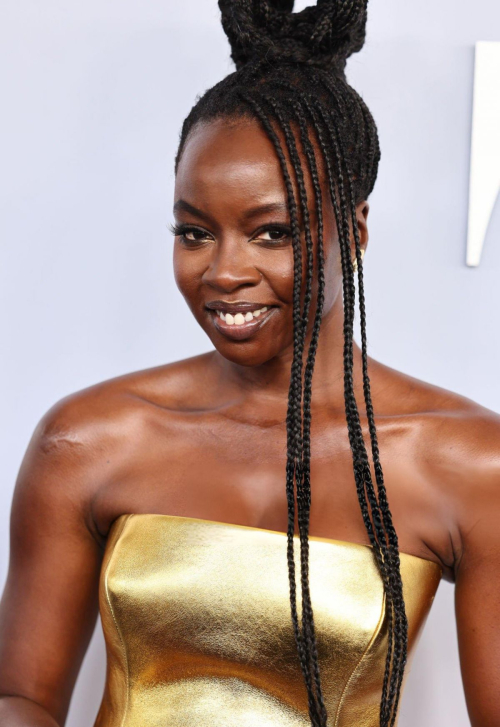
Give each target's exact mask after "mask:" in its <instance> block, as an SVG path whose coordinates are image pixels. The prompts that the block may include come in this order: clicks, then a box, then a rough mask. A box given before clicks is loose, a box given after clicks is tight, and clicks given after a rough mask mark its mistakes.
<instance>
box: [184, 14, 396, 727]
mask: <svg viewBox="0 0 500 727" xmlns="http://www.w3.org/2000/svg"><path fill="white" fill-rule="evenodd" d="M367 2H368V0H317V4H316V5H313V6H309V7H306V8H305V9H303V10H302V11H300V12H296V13H294V12H293V4H294V0H219V8H220V11H221V18H222V25H223V28H224V31H225V33H226V35H227V37H228V39H229V42H230V44H231V50H232V52H231V58H232V59H233V61H234V63H235V66H236V71H234V72H233V73H231V74H229V75H228V76H227V77H226V78H224V79H223V80H222V81H220V82H219V83H217V84H216V85H215V86H213V87H212V88H210V89H208V90H207V91H206V92H205V93H204V94H203V95H202V96H201V97H199V98H198V99H197V101H196V103H195V105H194V107H193V108H192V110H191V111H190V113H189V114H188V116H187V118H186V119H185V121H184V123H183V125H182V129H181V134H180V142H179V148H178V151H177V155H176V159H175V171H176V172H177V168H178V164H179V161H180V157H181V154H182V151H183V148H184V146H185V143H186V140H187V138H188V135H189V134H190V132H191V131H192V129H193V128H194V127H195V125H196V124H197V123H198V122H207V121H210V120H213V119H219V118H227V119H230V120H233V119H237V118H240V117H249V118H252V119H254V120H257V122H258V123H260V125H261V126H262V128H263V129H264V131H265V132H266V134H267V135H268V137H269V139H270V140H271V142H272V144H273V146H274V148H275V151H276V155H277V157H278V160H279V163H280V166H281V171H282V174H283V179H284V183H285V187H286V192H287V204H288V210H289V214H290V221H291V228H292V244H293V260H294V277H293V359H292V364H291V373H290V386H289V395H288V408H287V417H286V432H287V462H286V496H287V503H288V529H287V560H288V575H289V584H290V605H291V616H292V623H293V629H294V635H295V640H296V644H297V652H298V658H299V662H300V667H301V669H302V673H303V677H304V682H305V686H306V689H307V696H308V706H309V717H310V721H311V725H313V727H326V725H327V712H326V707H325V704H324V699H323V693H322V688H321V679H320V669H319V660H318V651H317V646H316V637H315V627H314V618H313V609H312V604H311V597H310V590H309V565H308V563H309V549H308V547H309V546H308V543H309V541H308V535H309V513H310V508H311V481H310V469H311V438H310V432H311V389H312V376H313V370H314V361H315V356H316V350H317V344H318V336H319V331H320V325H321V318H322V309H323V304H324V289H325V274H324V251H323V200H322V190H321V186H320V176H319V171H318V162H317V158H316V153H317V152H316V151H315V147H316V149H319V152H320V154H321V158H322V161H323V168H324V169H325V170H326V179H327V185H328V189H329V194H330V197H331V201H332V205H333V210H334V214H335V220H336V224H337V229H338V238H339V246H340V255H341V264H342V277H343V282H342V292H343V307H344V323H343V335H344V346H343V362H344V400H345V415H346V422H347V429H348V438H349V444H350V449H351V453H352V461H353V469H354V479H355V484H356V491H357V496H358V500H359V505H360V508H361V513H362V517H363V521H364V524H365V527H366V530H367V532H368V536H369V539H370V542H371V544H372V547H373V553H374V555H375V558H376V562H377V566H378V569H379V571H380V575H381V579H382V582H383V587H384V594H385V599H386V618H387V627H388V648H387V658H386V664H385V670H384V678H383V685H382V695H381V703H380V726H381V727H392V726H393V725H394V723H395V720H396V717H397V711H398V703H399V697H400V692H401V685H402V680H403V675H404V669H405V664H406V660H407V644H408V623H407V618H406V612H405V604H404V599H403V585H402V580H401V573H400V558H399V548H398V537H397V534H396V531H395V529H394V526H393V522H392V516H391V512H390V509H389V504H388V501H387V494H386V489H385V485H384V476H383V472H382V466H381V463H380V455H379V445H378V440H377V430H376V427H375V419H374V410H373V404H372V399H371V392H370V379H369V376H368V362H367V341H366V313H365V297H364V283H363V264H362V254H361V245H360V237H359V231H358V226H357V221H356V205H357V204H358V203H359V202H361V201H363V200H366V199H367V198H368V196H369V194H370V193H371V191H372V189H373V187H374V184H375V180H376V177H377V171H378V163H379V160H380V147H379V142H378V134H377V128H376V125H375V121H374V119H373V117H372V115H371V113H370V111H369V109H368V108H367V106H366V104H365V103H364V101H363V100H362V98H361V97H360V96H359V94H358V93H357V92H356V91H355V90H354V89H353V88H352V87H351V86H350V85H349V84H348V82H347V80H346V77H345V65H346V61H347V58H348V57H349V56H350V55H351V54H352V53H354V52H356V51H359V50H360V49H361V48H362V46H363V44H364V40H365V32H366V20H367ZM278 131H279V132H280V133H279V134H278ZM280 137H281V140H280ZM311 137H312V138H311ZM313 139H314V140H315V142H316V144H313ZM282 140H284V147H285V148H286V151H287V152H288V156H289V159H290V161H291V167H292V169H293V173H294V175H295V180H296V183H297V189H298V199H296V197H295V193H294V186H293V182H292V176H291V174H290V171H289V167H288V164H287V160H286V155H285V148H284V147H283V145H282ZM299 140H300V146H301V147H302V151H303V158H304V159H305V161H306V163H307V169H308V172H309V175H310V178H311V180H312V188H313V191H314V202H315V205H316V211H317V230H316V233H317V234H316V240H317V249H316V259H317V273H316V274H317V299H316V307H315V310H314V311H313V312H312V313H311V300H312V292H311V291H312V283H313V275H314V270H313V259H314V258H313V253H314V243H313V235H312V232H311V224H310V218H309V212H308V200H307V193H306V186H305V182H304V169H303V166H302V160H301V158H300V156H299V145H298V141H299ZM299 216H301V218H302V222H303V226H304V236H305V247H306V255H305V267H306V270H305V290H304V291H302V274H303V260H302V243H301V228H300V224H299ZM351 228H352V235H353V236H354V243H355V251H356V261H357V283H358V284H357V289H358V301H359V310H360V329H361V352H362V375H363V394H364V403H365V408H366V415H367V419H368V429H369V435H370V444H371V454H372V459H373V470H374V474H375V483H374V482H373V477H372V472H371V469H370V461H369V457H368V453H367V448H366V445H365V441H364V438H363V432H362V426H361V420H360V415H359V411H358V406H357V402H356V398H355V394H354V380H353V331H354V316H355V304H356V284H355V272H356V271H355V266H354V265H353V261H352V260H351ZM302 293H303V297H302ZM311 318H312V335H311V338H310V343H309V347H308V350H307V353H306V362H305V365H304V362H303V358H304V348H305V340H306V332H307V330H308V325H309V322H310V319H311ZM295 498H296V503H297V505H296V504H295ZM296 507H297V521H298V527H299V535H300V582H301V598H302V604H301V606H302V608H301V612H302V618H301V623H299V616H298V611H297V584H296V576H295V573H296V571H295V557H294V531H295V516H296V513H295V508H296Z"/></svg>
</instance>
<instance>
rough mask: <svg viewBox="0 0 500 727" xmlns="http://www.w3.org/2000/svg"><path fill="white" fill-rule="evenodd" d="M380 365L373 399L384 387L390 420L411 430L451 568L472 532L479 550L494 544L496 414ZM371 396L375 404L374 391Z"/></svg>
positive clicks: (499, 455) (498, 472)
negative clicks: (394, 409) (393, 409)
mask: <svg viewBox="0 0 500 727" xmlns="http://www.w3.org/2000/svg"><path fill="white" fill-rule="evenodd" d="M375 366H376V367H377V369H378V367H379V366H380V364H378V363H376V364H375ZM383 369H384V371H383V373H382V377H381V378H380V379H379V380H381V381H385V382H386V383H387V382H389V383H388V384H387V386H386V387H385V388H384V385H383V384H381V385H380V389H381V390H380V393H379V396H378V400H379V402H380V405H381V406H382V407H383V406H385V405H386V402H385V399H384V397H386V396H387V395H388V389H389V390H392V395H391V399H392V400H393V401H394V400H397V402H398V404H397V406H398V413H397V415H396V417H395V418H394V421H398V420H399V421H400V422H402V424H401V425H400V426H401V431H402V432H403V433H404V435H405V436H407V435H408V434H411V441H412V456H413V457H414V461H415V463H416V466H417V467H418V470H419V473H421V474H422V475H423V477H424V478H425V480H426V482H427V483H428V484H429V486H430V487H432V490H433V493H434V494H436V496H437V500H436V501H439V502H440V503H441V504H442V518H443V521H446V525H447V528H448V530H449V535H450V540H451V541H452V542H453V550H454V555H455V563H454V570H455V573H457V571H458V568H459V566H460V563H461V562H462V559H463V557H464V554H465V552H466V551H467V548H469V550H470V549H471V542H472V534H473V532H474V538H477V537H480V536H482V537H483V541H482V545H481V546H480V548H479V552H481V549H482V551H483V552H485V551H486V550H487V549H488V548H489V547H491V548H493V547H494V545H495V547H497V546H498V544H499V543H497V542H496V541H497V536H495V535H494V532H496V531H497V530H498V526H497V523H498V521H499V518H500V415H499V414H498V413H497V412H495V411H493V410H492V409H489V408H487V407H485V406H483V405H481V404H479V403H478V402H475V401H473V400H472V399H470V398H468V397H466V396H463V395H461V394H459V393H456V392H454V391H450V390H448V389H445V388H442V387H439V386H435V385H433V384H430V383H428V382H425V381H422V380H420V379H417V378H415V377H412V376H408V375H406V374H403V373H401V372H398V371H395V370H394V369H389V367H385V366H384V367H383ZM374 401H375V409H376V398H375V393H374ZM375 414H376V411H375ZM382 420H383V417H382ZM488 544H489V545H488Z"/></svg>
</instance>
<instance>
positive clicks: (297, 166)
mask: <svg viewBox="0 0 500 727" xmlns="http://www.w3.org/2000/svg"><path fill="white" fill-rule="evenodd" d="M266 100H267V103H268V104H269V106H270V107H271V108H272V109H273V111H274V113H275V116H276V118H277V119H278V121H279V123H280V126H281V129H282V131H283V133H284V135H285V139H286V144H287V148H288V152H289V154H290V158H291V161H292V164H293V167H294V170H295V177H296V180H297V185H298V189H299V199H300V203H301V211H302V218H303V224H304V230H305V241H306V253H307V268H306V270H307V275H306V285H305V293H304V308H303V315H302V318H303V331H304V332H305V330H306V327H307V321H308V320H309V308H310V303H311V290H312V276H313V241H312V234H311V227H310V220H309V209H308V203H307V193H306V187H305V183H304V174H303V171H302V165H301V161H300V157H299V154H298V151H297V146H296V143H295V137H294V134H293V132H292V129H291V126H290V124H289V122H288V121H286V119H285V115H284V110H283V108H282V107H281V106H280V104H279V102H278V101H276V100H275V99H273V98H272V97H270V96H269V95H267V96H266ZM308 358H309V357H308ZM307 404H308V405H309V404H310V402H308V403H307ZM304 411H306V402H305V401H304ZM308 417H309V418H310V409H309V411H308ZM301 426H302V429H303V415H302V417H301ZM308 448H309V445H308ZM305 466H306V463H305V461H304V442H303V448H302V468H301V479H300V481H299V482H298V489H297V493H298V504H299V508H298V510H299V534H300V546H301V588H302V614H303V627H302V628H303V634H304V642H305V645H306V653H307V656H308V658H309V659H310V660H311V664H312V670H313V678H314V684H315V689H316V700H317V703H318V709H319V713H320V718H321V724H322V725H323V724H326V719H327V714H326V707H325V704H324V700H323V694H322V689H321V683H320V675H319V664H318V654H317V648H316V639H315V633H314V616H313V610H312V604H311V595H310V590H309V537H308V535H309V507H308V505H307V502H306V501H305V500H306V499H309V496H310V492H307V493H306V492H305V491H304V484H305V483H304V476H305V475H306V471H305ZM307 482H309V477H307Z"/></svg>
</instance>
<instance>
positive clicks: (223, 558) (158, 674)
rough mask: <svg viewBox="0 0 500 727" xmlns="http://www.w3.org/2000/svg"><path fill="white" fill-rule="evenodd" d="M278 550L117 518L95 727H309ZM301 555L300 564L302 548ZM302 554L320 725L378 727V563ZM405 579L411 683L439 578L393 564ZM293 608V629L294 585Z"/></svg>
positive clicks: (320, 550)
mask: <svg viewBox="0 0 500 727" xmlns="http://www.w3.org/2000/svg"><path fill="white" fill-rule="evenodd" d="M286 540H287V538H286V534H285V533H281V532H276V531H273V530H264V529H261V528H254V527H249V526H243V525H232V524H229V523H220V522H214V521H211V520H200V519H196V518H187V517H180V516H172V515H153V514H145V515H144V514H143V515H128V514H126V515H122V516H120V517H119V518H117V519H116V520H115V521H114V522H113V525H112V528H111V530H110V534H109V537H108V541H107V544H106V550H105V554H104V561H103V564H102V571H101V578H100V587H99V605H100V612H101V619H102V625H103V631H104V636H105V640H106V649H107V671H106V685H105V689H104V695H103V699H102V703H101V706H100V709H99V713H98V715H97V719H96V721H95V723H94V727H299V726H300V727H309V726H310V721H309V718H308V710H307V695H306V690H305V686H304V682H303V678H302V672H301V669H300V665H299V661H298V657H297V649H296V646H295V639H294V635H293V629H292V622H291V615H290V601H289V586H288V570H287V560H286ZM295 546H296V556H297V557H296V562H297V564H298V563H299V562H300V560H299V557H298V556H299V548H300V542H299V538H298V536H295ZM309 547H310V552H309V571H310V572H309V582H310V591H311V599H312V605H313V611H314V621H315V627H316V638H317V644H318V655H319V664H320V673H321V681H322V687H323V694H324V698H325V703H326V707H327V710H328V716H329V719H328V724H329V726H330V725H331V727H376V726H378V725H379V705H380V697H381V690H382V682H383V675H384V667H385V659H386V649H387V620H386V618H385V596H384V591H383V586H382V581H381V578H380V575H379V571H378V568H377V564H376V561H375V556H374V553H373V549H372V548H371V546H369V545H360V544H356V543H350V542H344V541H341V540H331V539H327V538H318V537H311V538H310V546H309ZM401 573H402V578H403V592H404V598H405V603H406V612H407V616H408V622H409V634H408V638H409V645H408V646H409V648H408V652H409V656H408V666H407V671H406V676H407V674H408V669H409V666H410V664H411V657H412V655H413V652H414V650H415V646H416V643H417V641H418V638H419V636H420V633H421V631H422V627H423V625H424V623H425V620H426V618H427V614H428V612H429V609H430V607H431V604H432V601H433V599H434V596H435V593H436V590H437V587H438V585H439V581H440V578H441V567H440V566H439V565H438V564H437V563H435V562H433V561H430V560H427V559H424V558H418V557H417V556H414V555H409V554H405V553H401ZM297 574H298V565H297ZM298 605H299V615H300V578H299V579H298ZM406 676H405V681H406Z"/></svg>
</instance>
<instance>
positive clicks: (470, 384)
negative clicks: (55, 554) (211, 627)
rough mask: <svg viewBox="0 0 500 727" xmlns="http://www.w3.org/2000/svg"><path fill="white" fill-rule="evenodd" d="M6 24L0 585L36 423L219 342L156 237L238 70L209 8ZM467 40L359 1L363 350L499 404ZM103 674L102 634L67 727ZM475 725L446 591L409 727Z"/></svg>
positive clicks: (494, 7)
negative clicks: (177, 180) (191, 128)
mask: <svg viewBox="0 0 500 727" xmlns="http://www.w3.org/2000/svg"><path fill="white" fill-rule="evenodd" d="M307 4H308V3H307V2H298V3H297V9H301V8H302V7H303V6H305V5H307ZM1 13H2V16H3V18H2V22H1V23H0V49H1V51H0V53H1V59H0V69H1V70H0V73H1V88H0V91H1V99H2V105H3V110H2V114H1V117H0V125H1V133H0V144H1V158H2V167H3V173H2V175H1V181H0V183H1V185H2V189H1V194H0V199H1V202H0V204H1V206H2V209H1V214H0V226H1V261H0V295H1V306H0V325H1V340H2V342H3V346H2V359H1V372H0V374H1V377H2V383H3V386H2V390H1V402H0V404H1V406H0V416H1V422H2V433H1V437H0V448H1V452H0V456H1V462H2V469H3V473H2V490H1V497H2V503H1V504H2V507H1V508H0V571H1V572H0V576H1V577H2V582H3V579H4V577H5V572H6V567H7V558H8V517H9V509H10V501H11V497H12V490H13V486H14V481H15V477H16V474H17V470H18V467H19V464H20V461H21V458H22V456H23V453H24V450H25V448H26V445H27V443H28V440H29V437H30V436H31V433H32V431H33V428H34V426H35V424H36V423H37V421H38V420H39V418H40V417H41V415H42V414H43V413H44V412H45V411H46V410H47V409H48V408H49V407H50V406H51V405H52V404H53V403H54V402H55V401H56V400H58V399H59V398H60V397H62V396H64V395H66V394H68V393H70V392H72V391H75V390H77V389H80V388H83V387H85V386H88V385H90V384H93V383H95V382H97V381H101V380H103V379H106V378H109V377H112V376H116V375H119V374H122V373H125V372H128V371H133V370H137V369H141V368H145V367H148V366H153V365H157V364H160V363H162V362H167V361H171V360H176V359H180V358H184V357H187V356H190V355H192V354H195V353H198V352H201V351H205V350H208V349H209V348H210V347H211V346H210V343H209V341H208V339H207V338H206V337H205V334H204V333H203V332H202V331H201V329H199V328H198V326H197V324H196V323H195V321H194V319H192V317H191V314H190V313H189V311H188V309H187V306H186V305H185V304H184V301H183V300H182V298H181V296H180V294H179V293H178V291H177V289H176V287H175V283H174V279H173V275H172V270H171V252H172V237H171V236H170V233H169V232H168V230H167V227H166V225H167V223H168V222H169V221H171V219H172V218H171V200H172V189H173V170H172V167H173V157H174V152H175V149H176V145H177V139H178V134H179V130H180V126H181V123H182V120H183V118H184V116H185V115H186V114H187V113H188V111H189V109H190V108H191V105H192V104H193V102H194V99H195V96H196V94H198V93H200V92H202V91H203V90H205V89H206V88H207V87H209V86H210V85H212V84H213V83H215V82H216V81H218V80H219V79H220V78H222V77H223V76H224V75H225V74H226V73H228V72H229V71H231V70H232V64H231V62H230V60H229V52H228V45H227V43H226V40H225V37H224V36H223V33H222V30H221V28H220V27H219V20H218V10H217V6H216V0H183V2H173V0H161V2H160V1H159V0H148V2H147V3H144V2H140V1H139V0H120V2H119V1H118V0H86V2H85V3H82V2H72V3H68V2H62V0H45V1H44V2H43V3H39V2H36V0H17V1H16V2H14V1H13V0H10V2H8V3H7V2H4V3H3V7H2V11H1ZM476 40H500V4H499V3H498V2H497V0H476V2H475V3H471V2H469V0H419V1H418V2H417V0H405V2H401V0H371V3H370V16H369V27H368V39H367V43H366V46H365V48H364V50H363V51H362V53H361V54H359V55H357V56H354V57H353V58H351V60H350V62H349V66H348V68H349V72H348V76H349V79H350V80H351V82H352V83H353V85H355V87H356V88H357V89H358V90H359V91H360V92H361V94H362V95H363V97H364V98H365V100H366V101H367V103H368V105H369V106H370V108H371V109H372V111H373V114H374V116H375V119H376V121H377V123H378V127H379V132H380V137H381V146H382V161H381V167H380V176H379V179H378V182H377V185H376V188H375V191H374V193H373V195H372V197H371V211H370V218H369V222H370V243H369V248H368V252H367V255H366V258H365V265H366V294H367V306H368V337H369V346H370V352H371V355H372V356H374V357H375V358H378V359H379V360H381V361H383V362H384V363H387V364H389V365H391V366H394V367H396V368H399V369H401V370H403V371H405V372H407V373H410V374H412V375H414V376H417V377H419V378H422V379H425V380H427V381H430V382H432V383H435V384H438V385H440V386H444V387H446V388H448V389H452V390H454V391H457V392H460V393H462V394H464V395H466V396H469V397H470V398H472V399H475V400H476V401H479V402H480V403H482V404H484V405H486V406H488V407H490V408H491V409H494V410H496V411H499V410H500V391H499V387H498V385H497V381H498V364H499V360H500V355H499V354H500V340H499V337H498V335H497V333H496V331H497V327H498V316H497V313H498V304H499V293H498V278H499V273H500V246H499V245H498V244H497V243H498V236H499V232H500V209H499V207H500V205H498V204H497V207H496V210H495V213H494V216H493V219H492V221H491V224H490V227H489V231H488V237H487V239H486V242H485V247H484V252H483V259H482V263H481V266H480V267H479V268H477V269H472V268H467V267H466V266H465V263H464V260H465V243H466V221H467V201H468V173H469V149H470V129H471V100H472V77H473V67H474V53H473V45H474V42H475V41H476ZM68 587H69V588H70V587H71V584H68ZM104 668H105V655H104V648H103V640H102V634H101V630H100V625H99V626H98V627H97V628H96V631H95V634H94V638H93V641H92V644H91V647H90V649H89V651H88V653H87V656H86V659H85V662H84V665H83V668H82V671H81V673H80V677H79V680H78V683H77V687H76V690H75V693H74V697H73V701H72V706H71V712H70V716H69V720H68V725H69V727H89V725H91V724H92V723H93V720H94V718H95V714H96V712H97V708H98V705H99V702H100V698H101V694H102V688H103V683H104ZM468 724H469V721H468V719H467V713H466V708H465V703H464V697H463V690H462V686H461V680H460V671H459V663H458V655H457V647H456V636H455V620H454V610H453V586H451V585H450V584H448V583H445V582H443V583H442V584H441V585H440V587H439V590H438V595H437V597H436V601H435V603H434V605H433V609H432V611H431V615H430V616H429V619H428V621H427V626H426V629H425V631H424V634H423V636H422V639H421V642H420V645H419V648H418V650H417V654H416V657H415V662H414V666H413V669H412V671H411V674H410V675H409V680H408V685H407V689H406V691H405V694H404V697H403V706H402V718H401V727H422V725H425V726H426V727H452V726H453V727H463V726H465V725H468Z"/></svg>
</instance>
